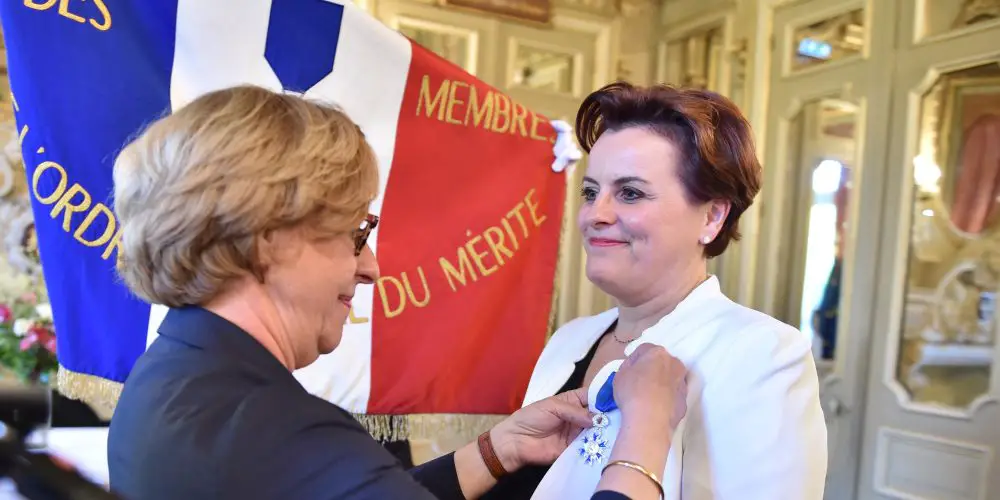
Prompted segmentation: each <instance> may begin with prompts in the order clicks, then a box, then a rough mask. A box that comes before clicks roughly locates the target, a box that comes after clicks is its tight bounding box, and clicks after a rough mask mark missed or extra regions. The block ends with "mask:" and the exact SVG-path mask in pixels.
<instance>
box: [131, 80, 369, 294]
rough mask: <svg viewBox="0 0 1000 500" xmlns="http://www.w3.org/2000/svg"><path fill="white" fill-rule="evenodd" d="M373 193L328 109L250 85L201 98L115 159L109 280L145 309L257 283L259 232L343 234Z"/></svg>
mask: <svg viewBox="0 0 1000 500" xmlns="http://www.w3.org/2000/svg"><path fill="white" fill-rule="evenodd" d="M377 192H378V164H377V163H376V157H375V153H374V151H373V150H372V148H371V147H370V146H369V145H368V143H367V142H366V141H365V137H364V134H362V132H361V130H360V129H359V128H358V126H357V125H356V124H355V123H354V122H353V121H351V119H350V118H348V117H347V115H346V114H344V113H343V112H342V111H340V110H339V109H337V108H336V107H334V106H328V105H325V104H320V103H316V102H311V101H308V100H306V99H303V98H301V97H297V96H294V95H289V94H279V93H275V92H272V91H270V90H267V89H264V88H260V87H252V86H241V87H234V88H229V89H224V90H218V91H215V92H210V93H207V94H205V95H203V96H201V97H199V98H198V99H195V100H194V101H192V102H191V103H190V104H187V105H186V106H184V107H182V108H181V109H179V110H177V111H176V112H174V113H173V114H171V115H168V116H166V117H164V118H161V119H160V120H158V121H156V122H154V123H153V124H152V125H150V126H149V127H148V128H147V129H146V130H145V131H144V132H143V133H142V135H140V136H139V137H138V138H137V139H135V140H134V141H133V142H131V143H130V144H128V145H127V146H126V147H125V148H124V150H123V151H122V152H121V153H120V154H119V155H118V158H117V159H116V160H115V167H114V205H115V214H116V216H117V217H118V221H119V222H120V224H121V227H122V236H121V247H120V249H119V259H118V273H119V275H121V277H122V278H123V279H124V281H125V283H126V284H127V285H128V287H129V288H130V289H131V290H132V291H133V292H134V293H135V294H136V295H138V296H139V297H141V298H142V299H144V300H146V301H148V302H152V303H158V304H163V305H166V306H170V307H180V306H185V305H198V304H203V303H204V302H206V301H208V300H210V299H212V298H213V297H214V296H215V295H217V294H218V293H219V292H220V291H221V290H222V289H223V287H224V286H226V285H227V282H229V281H230V280H233V279H235V278H239V277H245V276H253V277H256V278H257V279H258V280H260V281H263V279H264V273H265V267H264V263H262V262H261V258H262V256H261V255H259V254H258V250H257V247H258V242H259V241H260V240H259V238H260V237H262V236H264V235H266V234H268V233H270V232H273V231H275V230H280V229H285V228H289V229H296V228H302V229H303V230H304V231H305V234H307V235H309V236H313V237H324V236H331V235H334V234H339V233H346V232H350V231H352V230H354V229H357V228H358V227H359V225H360V223H361V221H362V220H363V219H364V217H365V215H367V213H368V207H369V204H370V203H371V201H372V200H373V199H374V198H375V196H376V194H377Z"/></svg>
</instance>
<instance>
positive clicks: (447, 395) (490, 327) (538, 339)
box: [0, 0, 574, 438]
mask: <svg viewBox="0 0 1000 500" xmlns="http://www.w3.org/2000/svg"><path fill="white" fill-rule="evenodd" d="M0 9H2V10H0V18H2V21H3V32H4V38H5V40H6V45H7V49H8V64H9V72H10V80H11V87H12V93H13V97H14V101H15V119H16V124H17V127H18V135H19V137H20V141H21V147H22V151H23V155H24V159H25V164H26V170H27V176H28V182H29V185H30V189H31V194H32V203H33V210H34V216H35V220H36V227H37V234H38V239H39V245H40V251H41V256H42V265H43V269H44V273H45V279H46V282H47V285H48V289H49V294H50V297H51V301H52V306H53V311H54V317H55V324H56V329H57V335H58V356H59V360H60V363H61V365H62V366H61V368H62V369H61V371H60V374H59V377H58V380H59V389H60V390H61V391H63V392H64V393H66V394H67V395H69V396H71V397H78V398H81V399H84V400H88V401H90V402H92V403H103V404H107V405H113V404H114V402H115V400H116V398H117V394H118V391H119V390H120V388H121V383H122V382H124V381H125V379H126V377H127V376H128V374H129V370H130V369H131V368H132V365H133V363H134V362H135V360H136V359H137V358H138V357H139V355H141V354H142V352H143V351H144V349H145V348H146V346H147V340H148V341H152V339H153V338H155V335H156V333H155V330H156V327H157V325H158V323H159V321H160V319H161V318H162V314H163V312H164V311H163V310H162V308H161V307H159V306H155V305H154V306H152V307H151V306H150V305H148V304H145V303H143V302H140V301H139V300H138V299H136V298H134V297H133V296H131V295H130V293H129V292H128V291H127V289H125V288H124V286H123V285H122V284H121V283H120V281H119V280H118V279H117V278H116V275H115V272H114V262H115V259H116V257H117V255H118V251H119V246H118V242H119V240H120V232H119V231H120V228H119V227H118V225H117V223H116V220H115V216H114V214H113V213H112V211H111V209H110V207H111V206H112V202H111V200H110V196H111V193H112V184H111V183H112V176H111V174H112V172H111V169H112V164H113V161H114V158H115V156H116V154H117V153H118V151H119V150H120V149H121V148H122V146H123V145H124V144H125V143H126V142H127V141H128V139H129V138H130V137H131V136H133V135H134V134H136V133H137V132H138V131H140V130H141V129H142V128H143V126H144V125H146V124H148V123H149V122H151V121H152V120H154V119H156V118H157V117H159V116H162V115H163V114H164V113H169V112H170V111H171V110H175V109H178V108H180V107H181V106H184V105H185V103H188V102H190V101H191V100H193V99H194V98H196V97H197V96H199V95H201V94H203V93H205V92H208V91H211V90H215V89H219V88H223V87H228V86H233V85H238V84H247V83H249V84H256V85H260V86H264V87H267V88H270V89H274V90H282V91H286V92H295V93H300V94H304V96H305V97H307V98H310V99H317V100H322V101H327V102H332V103H335V104H337V105H339V106H340V107H342V108H343V109H344V110H345V111H346V112H347V114H348V115H349V116H351V117H352V118H353V119H354V120H355V121H356V122H357V123H358V124H359V125H360V126H361V128H362V130H363V131H364V133H365V135H366V137H367V138H368V140H369V141H370V142H371V144H372V146H373V148H374V149H375V152H376V153H377V155H378V159H379V168H380V172H381V175H380V177H381V182H382V196H381V197H380V198H379V199H377V200H376V201H375V203H374V205H373V206H372V209H371V210H372V212H374V213H377V214H379V215H380V216H381V218H382V221H381V223H380V224H379V226H378V228H377V230H376V232H375V234H374V235H373V237H372V238H371V239H370V242H371V245H372V246H373V247H374V249H375V252H376V255H377V256H378V260H379V263H380V266H381V271H382V276H383V277H382V278H381V279H380V280H379V282H378V283H377V284H376V285H375V286H367V287H361V288H360V289H359V290H358V294H357V296H356V297H355V300H354V310H353V311H352V314H351V318H350V320H349V324H348V325H346V327H345V332H344V338H343V342H342V344H341V345H340V347H339V348H338V349H337V351H335V352H334V353H333V354H331V355H328V356H326V357H323V358H321V359H320V360H319V361H317V362H316V363H315V364H313V365H312V366H310V367H308V368H306V369H303V370H301V371H300V372H299V373H297V376H298V377H299V379H300V380H301V381H302V383H303V384H304V385H305V386H306V387H307V388H308V389H309V390H310V391H311V392H313V393H315V394H317V395H320V396H322V397H324V398H327V399H329V400H330V401H332V402H334V403H336V404H338V405H340V406H342V407H344V408H345V409H348V410H349V411H352V412H355V413H359V414H368V415H412V414H506V413H509V412H511V411H513V410H515V409H516V408H518V407H519V405H520V402H521V397H522V395H523V393H524V389H525V387H526V385H527V382H528V378H529V376H530V372H531V369H532V367H533V365H534V362H535V359H536V357H537V356H538V354H539V353H540V352H541V348H542V345H543V343H544V340H545V335H546V332H547V330H548V327H549V320H550V313H551V311H552V302H553V301H552V298H553V283H554V278H555V270H556V260H557V247H558V242H559V233H560V227H561V222H562V216H563V203H564V199H565V179H564V177H563V175H562V174H560V173H558V172H556V171H555V170H557V169H554V168H552V167H553V165H554V160H557V158H555V155H554V153H553V148H554V146H555V145H556V144H557V142H558V143H559V148H556V149H560V148H562V149H564V150H568V151H570V153H568V154H570V155H572V154H573V152H574V148H573V147H572V145H571V143H570V142H569V139H568V137H567V134H558V133H557V132H556V131H555V130H554V129H553V126H552V124H550V123H549V121H548V120H547V119H546V118H544V117H542V116H540V115H538V114H536V113H534V112H533V111H531V110H529V109H526V108H524V107H523V106H522V105H520V104H518V103H516V102H513V101H512V100H511V99H510V98H509V97H507V96H506V95H504V94H502V93H500V92H498V91H497V90H496V89H493V88H491V87H489V86H487V85H485V84H484V83H483V82H481V81H478V80H476V79H475V78H474V77H472V76H470V75H468V74H467V73H465V72H463V71H462V70H461V69H459V68H457V67H455V66H453V65H451V64H450V63H448V62H446V61H445V60H443V59H441V58H439V57H437V56H435V55H433V54H432V53H430V52H428V51H427V50H425V49H423V48H422V47H420V46H417V45H414V44H413V43H411V42H410V41H409V40H408V39H406V38H405V37H403V36H402V35H400V34H398V33H396V32H395V31H392V30H391V29H389V28H387V27H385V26H383V25H382V24H381V23H379V22H378V21H377V20H375V19H374V18H372V17H370V16H369V15H368V14H367V13H365V12H364V11H362V10H360V9H358V8H355V7H354V6H353V5H350V4H343V3H338V2H336V1H327V0H273V1H272V0H241V1H240V2H235V3H234V2H221V1H211V0H156V1H115V0H91V1H89V2H85V3H84V2H66V1H62V0H16V1H13V2H11V1H5V2H2V7H0ZM557 139H559V140H558V141H557ZM147 332H148V335H147ZM397 430H398V428H397ZM380 437H394V438H399V437H406V436H400V435H398V434H393V435H392V436H389V435H383V436H380Z"/></svg>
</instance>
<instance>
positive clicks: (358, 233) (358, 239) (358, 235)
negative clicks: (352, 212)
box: [352, 214, 379, 257]
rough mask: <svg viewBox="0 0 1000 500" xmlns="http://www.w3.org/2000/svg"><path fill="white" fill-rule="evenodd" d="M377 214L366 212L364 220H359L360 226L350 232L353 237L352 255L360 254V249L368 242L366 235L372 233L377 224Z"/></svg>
mask: <svg viewBox="0 0 1000 500" xmlns="http://www.w3.org/2000/svg"><path fill="white" fill-rule="evenodd" d="M378 220H379V219H378V216H377V215H375V214H368V215H367V216H366V217H365V220H363V221H361V227H360V228H358V229H355V230H354V232H353V233H352V236H353V237H354V256H355V257H357V256H359V255H361V251H362V250H364V249H365V245H366V244H367V243H368V235H370V234H372V231H374V230H375V227H376V226H378Z"/></svg>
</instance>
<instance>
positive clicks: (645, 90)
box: [576, 82, 762, 258]
mask: <svg viewBox="0 0 1000 500" xmlns="http://www.w3.org/2000/svg"><path fill="white" fill-rule="evenodd" d="M632 127H641V128H645V129H648V130H650V131H651V132H654V133H656V134H659V135H660V136H662V137H663V138H665V139H667V140H669V141H670V142H671V143H672V144H673V145H674V146H675V147H677V148H678V150H679V151H680V154H681V157H682V159H683V161H682V164H681V165H680V168H679V170H678V176H679V177H680V181H681V184H682V185H683V186H684V191H685V193H686V195H687V198H688V201H689V202H691V203H707V202H709V201H714V200H725V201H728V202H729V203H730V209H729V215H728V216H727V217H726V220H725V222H723V225H722V229H721V230H720V231H719V234H718V235H717V236H716V238H715V239H714V240H713V241H712V242H711V243H709V244H708V245H706V246H705V255H706V256H707V257H709V258H711V257H716V256H719V255H721V254H722V252H724V251H725V250H726V248H727V247H728V246H729V242H731V241H737V240H739V239H740V232H739V227H738V226H739V220H740V216H741V215H743V212H745V211H746V210H747V209H748V208H750V205H751V204H753V200H754V197H756V196H757V193H758V192H759V191H760V187H761V177H762V174H761V167H760V162H759V161H757V153H756V151H755V150H754V141H753V130H752V129H751V128H750V123H749V122H748V121H747V119H746V118H745V117H744V116H743V114H742V113H741V112H740V110H739V108H737V107H736V105H735V104H734V103H733V102H732V101H730V100H729V99H727V98H725V97H723V96H721V95H719V94H717V93H715V92H710V91H707V90H698V89H693V88H678V87H673V86H669V85H654V86H651V87H641V86H636V85H632V84H630V83H626V82H615V83H611V84H609V85H606V86H604V87H603V88H601V89H599V90H597V91H595V92H593V93H592V94H590V95H589V96H587V98H586V99H584V100H583V104H581V105H580V110H579V111H578V112H577V115H576V137H577V139H578V140H579V141H580V146H581V147H582V148H583V149H584V150H585V151H587V152H588V153H589V152H590V149H591V148H592V147H593V146H594V143H596V142H597V139H599V138H600V137H601V134H603V133H604V132H606V131H609V130H610V131H617V130H622V129H626V128H632Z"/></svg>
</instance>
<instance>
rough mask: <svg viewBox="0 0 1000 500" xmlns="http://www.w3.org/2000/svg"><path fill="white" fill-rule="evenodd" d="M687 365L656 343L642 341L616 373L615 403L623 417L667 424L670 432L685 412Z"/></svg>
mask: <svg viewBox="0 0 1000 500" xmlns="http://www.w3.org/2000/svg"><path fill="white" fill-rule="evenodd" d="M686 378H687V368H686V367H685V366H684V363H681V362H680V360H678V359H677V358H675V357H673V356H671V355H670V353H668V352H667V350H666V349H664V348H662V347H660V346H658V345H655V344H641V345H640V346H639V347H638V348H636V350H635V352H633V353H632V355H630V356H629V357H628V358H626V359H625V361H624V362H623V363H622V365H621V367H620V368H619V369H618V373H616V374H615V380H614V387H615V391H614V394H615V403H617V404H618V408H620V409H621V412H622V416H623V418H625V419H642V420H652V421H654V422H662V423H664V424H666V425H669V429H670V431H671V434H672V433H673V430H674V429H676V428H677V425H678V424H679V423H680V421H681V419H682V418H684V415H685V414H686V413H687V380H686Z"/></svg>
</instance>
